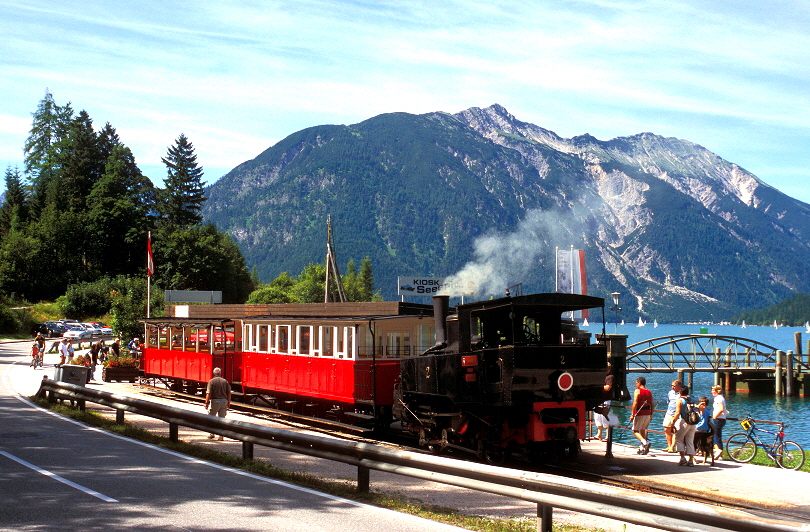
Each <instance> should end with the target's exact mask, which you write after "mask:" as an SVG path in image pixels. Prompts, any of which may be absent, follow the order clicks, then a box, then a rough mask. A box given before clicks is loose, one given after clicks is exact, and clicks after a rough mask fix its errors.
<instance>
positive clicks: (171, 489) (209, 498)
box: [0, 342, 459, 532]
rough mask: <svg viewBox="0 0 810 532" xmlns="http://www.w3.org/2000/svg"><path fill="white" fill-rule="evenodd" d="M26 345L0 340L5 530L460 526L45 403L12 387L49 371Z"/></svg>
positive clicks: (1, 526)
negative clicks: (165, 444) (282, 477)
mask: <svg viewBox="0 0 810 532" xmlns="http://www.w3.org/2000/svg"><path fill="white" fill-rule="evenodd" d="M28 348H29V343H28V342H24V343H18V344H0V493H2V501H1V502H0V530H71V531H73V530H101V529H103V530H121V529H128V530H195V531H196V530H273V531H294V532H305V531H306V532H308V531H318V530H324V531H327V530H328V531H329V532H342V531H344V530H345V531H347V532H349V531H351V532H362V531H366V530H367V531H379V530H385V531H386V532H394V531H404V532H406V531H414V532H415V531H419V532H426V531H427V532H429V531H434V530H443V531H446V530H459V529H456V528H453V527H449V526H446V525H441V524H437V523H434V522H432V521H426V520H423V519H418V518H415V517H411V516H408V515H404V514H400V513H397V512H392V511H388V510H382V509H379V508H375V507H372V506H368V505H364V504H361V503H357V502H354V501H349V500H345V499H341V498H338V497H334V496H331V495H326V494H322V493H318V492H315V491H312V490H308V489H304V488H300V487H297V486H294V485H291V484H287V483H284V482H279V481H276V480H271V479H266V478H263V477H259V476H255V475H251V474H248V473H244V472H241V471H236V470H233V469H230V468H226V467H222V466H220V465H217V464H212V463H209V462H204V461H201V460H198V459H193V458H189V457H186V456H183V455H180V454H176V453H173V452H170V451H166V450H163V449H159V448H157V447H154V446H151V445H148V444H144V443H140V442H135V441H132V440H128V439H126V438H122V437H119V436H116V435H111V434H108V433H105V432H103V431H100V430H97V429H95V428H90V427H87V426H85V425H82V424H80V423H77V422H74V421H72V420H67V419H64V418H62V417H60V416H57V415H56V414H53V413H52V412H50V411H47V410H43V409H40V408H38V407H36V406H35V405H33V404H31V403H30V402H29V401H28V400H27V399H26V398H24V397H22V396H20V395H19V394H18V393H17V391H16V390H15V387H14V382H15V374H17V372H22V371H24V372H32V371H42V370H33V369H31V368H29V367H28V356H27V352H28ZM46 360H47V359H46ZM46 370H49V368H48V367H47V366H46ZM48 373H51V372H50V371H48ZM43 374H46V373H45V372H43ZM29 380H30V379H29Z"/></svg>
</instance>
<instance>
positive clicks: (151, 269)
mask: <svg viewBox="0 0 810 532" xmlns="http://www.w3.org/2000/svg"><path fill="white" fill-rule="evenodd" d="M154 273H155V259H154V258H153V257H152V231H149V232H148V233H147V236H146V276H147V277H152V274H154Z"/></svg>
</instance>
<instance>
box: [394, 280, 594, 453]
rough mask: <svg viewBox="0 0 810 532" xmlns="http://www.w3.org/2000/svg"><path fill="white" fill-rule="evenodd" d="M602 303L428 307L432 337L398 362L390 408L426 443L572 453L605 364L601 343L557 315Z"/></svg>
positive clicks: (526, 300) (522, 300)
mask: <svg viewBox="0 0 810 532" xmlns="http://www.w3.org/2000/svg"><path fill="white" fill-rule="evenodd" d="M437 297H438V298H441V296H437ZM434 303H435V300H434ZM603 305H604V300H603V299H601V298H595V297H589V296H583V295H576V294H558V293H553V294H534V295H528V296H519V297H506V298H501V299H497V300H490V301H482V302H476V303H471V304H467V305H460V306H459V307H457V308H456V309H455V312H454V313H453V314H449V313H448V312H447V310H448V309H447V306H446V303H444V304H443V305H440V306H438V307H436V306H434V317H435V319H436V331H437V344H436V345H435V346H434V347H433V348H431V349H429V350H427V351H426V352H425V353H424V354H423V355H422V356H420V357H415V358H412V359H409V360H403V361H402V362H401V367H402V379H401V381H402V382H401V396H402V397H401V403H402V408H398V409H395V415H396V416H397V417H398V418H399V419H400V420H401V421H402V422H403V423H404V424H405V425H406V426H407V427H408V428H409V430H411V431H412V432H414V433H418V434H419V436H420V441H422V442H424V443H425V444H427V445H430V446H431V447H432V448H435V447H437V446H438V447H439V448H447V447H459V448H464V449H467V450H472V451H473V452H476V453H480V454H484V455H485V456H493V455H495V456H502V455H504V454H505V453H506V452H507V451H509V450H511V449H512V448H517V449H520V450H522V451H524V452H526V453H528V454H532V455H533V454H537V453H541V454H544V453H545V452H546V451H559V450H560V449H563V450H567V451H568V452H569V454H575V453H576V452H577V451H578V449H579V440H580V439H582V438H584V437H585V412H586V411H587V410H588V409H590V408H592V407H593V406H596V405H597V404H599V403H601V402H602V400H603V398H604V391H603V386H604V383H605V377H606V375H607V373H608V361H607V350H606V347H605V345H602V344H591V343H590V334H588V333H583V332H582V331H580V330H579V328H578V327H577V324H576V322H575V321H573V320H572V319H565V318H564V317H563V316H565V315H566V314H569V313H570V312H571V311H576V310H583V309H586V308H595V307H596V308H599V307H603ZM603 314H604V313H603Z"/></svg>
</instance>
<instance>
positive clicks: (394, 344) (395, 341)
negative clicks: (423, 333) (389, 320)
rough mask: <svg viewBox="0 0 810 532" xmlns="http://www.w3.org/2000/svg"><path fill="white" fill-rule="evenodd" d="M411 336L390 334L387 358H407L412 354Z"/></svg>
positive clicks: (387, 344)
mask: <svg viewBox="0 0 810 532" xmlns="http://www.w3.org/2000/svg"><path fill="white" fill-rule="evenodd" d="M410 348H411V334H410V333H407V332H394V333H388V335H387V337H386V346H385V350H386V356H387V357H390V358H400V357H407V356H408V355H409V354H410Z"/></svg>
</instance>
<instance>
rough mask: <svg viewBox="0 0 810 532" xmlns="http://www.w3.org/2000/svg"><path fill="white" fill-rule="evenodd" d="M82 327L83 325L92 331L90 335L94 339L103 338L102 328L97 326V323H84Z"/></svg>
mask: <svg viewBox="0 0 810 532" xmlns="http://www.w3.org/2000/svg"><path fill="white" fill-rule="evenodd" d="M81 325H83V326H84V328H85V329H87V330H88V331H90V334H91V335H92V336H93V337H94V338H101V335H102V334H103V333H102V331H101V327H98V326H96V324H95V323H90V322H84V323H82V324H81Z"/></svg>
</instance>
